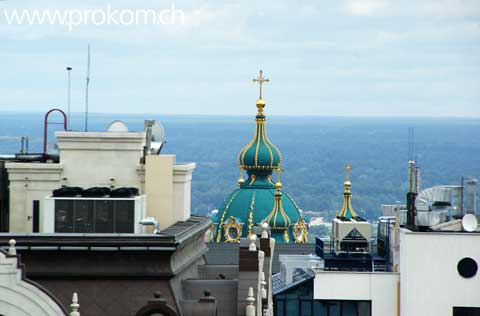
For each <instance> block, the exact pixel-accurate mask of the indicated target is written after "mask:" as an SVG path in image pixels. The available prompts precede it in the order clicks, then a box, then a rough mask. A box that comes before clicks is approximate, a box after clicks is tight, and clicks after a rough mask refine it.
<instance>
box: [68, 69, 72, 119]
mask: <svg viewBox="0 0 480 316" xmlns="http://www.w3.org/2000/svg"><path fill="white" fill-rule="evenodd" d="M71 71H72V67H67V73H68V92H67V125H68V127H70V87H71V86H70V72H71Z"/></svg>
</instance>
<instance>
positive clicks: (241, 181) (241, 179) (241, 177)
mask: <svg viewBox="0 0 480 316" xmlns="http://www.w3.org/2000/svg"><path fill="white" fill-rule="evenodd" d="M242 171H243V170H242V168H241V167H240V176H239V177H238V186H241V185H242V184H243V183H244V182H245V180H244V179H243V172H242Z"/></svg>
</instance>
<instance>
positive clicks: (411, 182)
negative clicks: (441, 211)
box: [407, 127, 419, 227]
mask: <svg viewBox="0 0 480 316" xmlns="http://www.w3.org/2000/svg"><path fill="white" fill-rule="evenodd" d="M418 176H419V171H416V169H415V161H413V127H409V128H408V192H407V226H408V227H414V226H415V213H416V210H415V199H416V197H417V194H418V192H416V191H417V189H418V187H417V183H416V181H417V180H418Z"/></svg>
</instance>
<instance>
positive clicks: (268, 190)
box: [212, 72, 308, 243]
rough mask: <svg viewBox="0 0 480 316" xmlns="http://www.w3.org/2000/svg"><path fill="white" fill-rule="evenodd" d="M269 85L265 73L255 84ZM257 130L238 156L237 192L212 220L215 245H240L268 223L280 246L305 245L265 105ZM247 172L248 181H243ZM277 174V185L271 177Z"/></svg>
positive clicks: (299, 216)
mask: <svg viewBox="0 0 480 316" xmlns="http://www.w3.org/2000/svg"><path fill="white" fill-rule="evenodd" d="M262 80H263V82H267V81H266V79H264V78H263V75H262V73H261V72H260V75H259V77H258V79H256V80H255V81H257V82H259V83H260V85H261V84H262V83H263V82H262ZM256 105H257V110H258V113H257V116H256V129H255V134H254V136H253V139H252V140H251V141H250V142H249V143H248V144H247V145H246V146H244V147H243V149H242V150H241V151H240V154H239V156H238V162H239V165H240V178H239V180H238V188H237V189H236V190H235V191H233V192H232V193H230V194H229V195H228V196H227V198H226V199H225V201H224V202H223V204H222V205H221V207H220V209H219V210H218V213H217V214H216V215H214V216H213V217H212V221H213V223H214V224H213V227H212V237H213V241H215V242H239V241H240V238H243V237H250V236H251V235H252V234H255V231H256V230H255V228H256V227H258V226H261V225H262V224H263V223H267V224H268V225H269V227H270V230H271V235H272V237H273V238H275V239H276V242H280V243H289V242H296V243H305V242H306V241H307V238H308V223H307V221H306V220H305V219H304V217H303V214H302V211H301V209H300V208H299V207H298V205H297V204H296V203H295V201H294V200H293V199H292V197H291V196H290V195H288V194H287V193H286V192H285V191H283V190H282V184H281V182H280V173H281V171H282V169H281V167H280V166H281V162H282V155H281V153H280V151H279V150H278V149H277V147H276V146H275V145H274V144H273V143H272V142H271V141H270V140H269V139H268V137H267V133H266V130H265V122H266V118H265V115H264V108H265V101H264V100H263V99H262V98H261V94H260V98H259V99H258V100H257V103H256ZM245 172H246V174H247V178H246V179H244V178H243V176H244V173H245ZM274 172H275V173H277V176H276V182H275V183H274V182H273V181H272V173H274Z"/></svg>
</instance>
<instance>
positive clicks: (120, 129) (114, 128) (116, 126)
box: [107, 120, 128, 133]
mask: <svg viewBox="0 0 480 316" xmlns="http://www.w3.org/2000/svg"><path fill="white" fill-rule="evenodd" d="M107 132H111V133H128V126H127V124H125V123H124V122H122V121H118V120H117V121H113V122H112V123H110V125H108V128H107Z"/></svg>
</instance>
